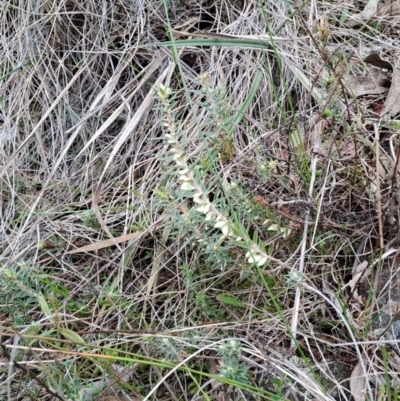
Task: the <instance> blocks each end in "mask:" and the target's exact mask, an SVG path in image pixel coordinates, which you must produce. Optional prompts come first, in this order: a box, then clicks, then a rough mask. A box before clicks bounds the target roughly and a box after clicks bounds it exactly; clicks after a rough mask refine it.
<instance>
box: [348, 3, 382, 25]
mask: <svg viewBox="0 0 400 401" xmlns="http://www.w3.org/2000/svg"><path fill="white" fill-rule="evenodd" d="M378 4H379V0H368V2H367V4H366V5H365V8H364V10H363V11H362V12H361V13H358V14H354V15H352V16H351V17H350V18H349V19H348V20H347V21H346V25H347V26H349V27H351V28H354V27H355V26H357V25H360V24H361V22H362V21H368V20H370V19H371V18H372V17H374V16H375V15H376V13H377V11H378Z"/></svg>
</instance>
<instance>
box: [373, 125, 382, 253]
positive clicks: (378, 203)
mask: <svg viewBox="0 0 400 401" xmlns="http://www.w3.org/2000/svg"><path fill="white" fill-rule="evenodd" d="M374 129H375V158H376V182H375V185H376V206H377V209H378V222H379V247H380V250H381V251H383V222H382V203H381V200H382V195H381V185H380V181H379V169H380V160H379V130H378V124H377V123H375V124H374Z"/></svg>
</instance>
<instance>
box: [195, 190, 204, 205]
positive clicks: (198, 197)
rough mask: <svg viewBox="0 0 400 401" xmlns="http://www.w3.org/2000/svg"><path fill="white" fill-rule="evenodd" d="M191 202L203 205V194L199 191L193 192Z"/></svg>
mask: <svg viewBox="0 0 400 401" xmlns="http://www.w3.org/2000/svg"><path fill="white" fill-rule="evenodd" d="M193 202H194V203H198V204H199V205H203V204H204V203H206V201H205V200H204V199H203V194H202V193H201V192H198V193H197V194H194V196H193Z"/></svg>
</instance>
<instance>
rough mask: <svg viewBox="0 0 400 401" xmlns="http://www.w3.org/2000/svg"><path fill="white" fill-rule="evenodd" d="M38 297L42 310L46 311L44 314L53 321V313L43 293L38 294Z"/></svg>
mask: <svg viewBox="0 0 400 401" xmlns="http://www.w3.org/2000/svg"><path fill="white" fill-rule="evenodd" d="M37 299H38V302H39V305H40V308H41V309H42V312H43V313H44V315H45V316H46V317H47V318H49V320H51V321H53V318H52V313H51V311H50V308H49V305H47V302H46V300H45V299H44V297H43V295H41V294H38V295H37Z"/></svg>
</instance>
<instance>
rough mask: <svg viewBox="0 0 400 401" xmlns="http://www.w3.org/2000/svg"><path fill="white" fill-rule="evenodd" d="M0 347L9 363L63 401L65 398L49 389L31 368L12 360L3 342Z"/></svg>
mask: <svg viewBox="0 0 400 401" xmlns="http://www.w3.org/2000/svg"><path fill="white" fill-rule="evenodd" d="M0 347H1V349H2V351H3V355H4V356H5V358H7V359H8V360H9V363H10V364H11V363H12V364H13V365H14V366H15V367H16V368H18V369H19V370H21V371H22V372H23V373H24V374H26V375H27V376H28V377H30V378H31V379H33V380H35V381H36V382H37V383H38V384H39V385H40V386H42V387H43V388H44V389H46V391H47V392H48V393H49V394H51V395H52V396H53V397H55V398H58V399H59V400H61V401H65V398H64V397H63V396H62V395H60V394H57V393H55V392H54V391H53V390H51V389H50V388H49V387H48V386H47V385H46V383H45V382H44V381H43V380H42V379H41V378H40V377H39V376H37V375H36V374H35V373H33V372H32V370H30V369H26V368H25V367H24V366H23V365H21V364H19V363H18V362H17V361H15V360H12V358H11V355H10V354H9V352H8V350H7V348H6V346H5V345H4V344H0Z"/></svg>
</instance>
